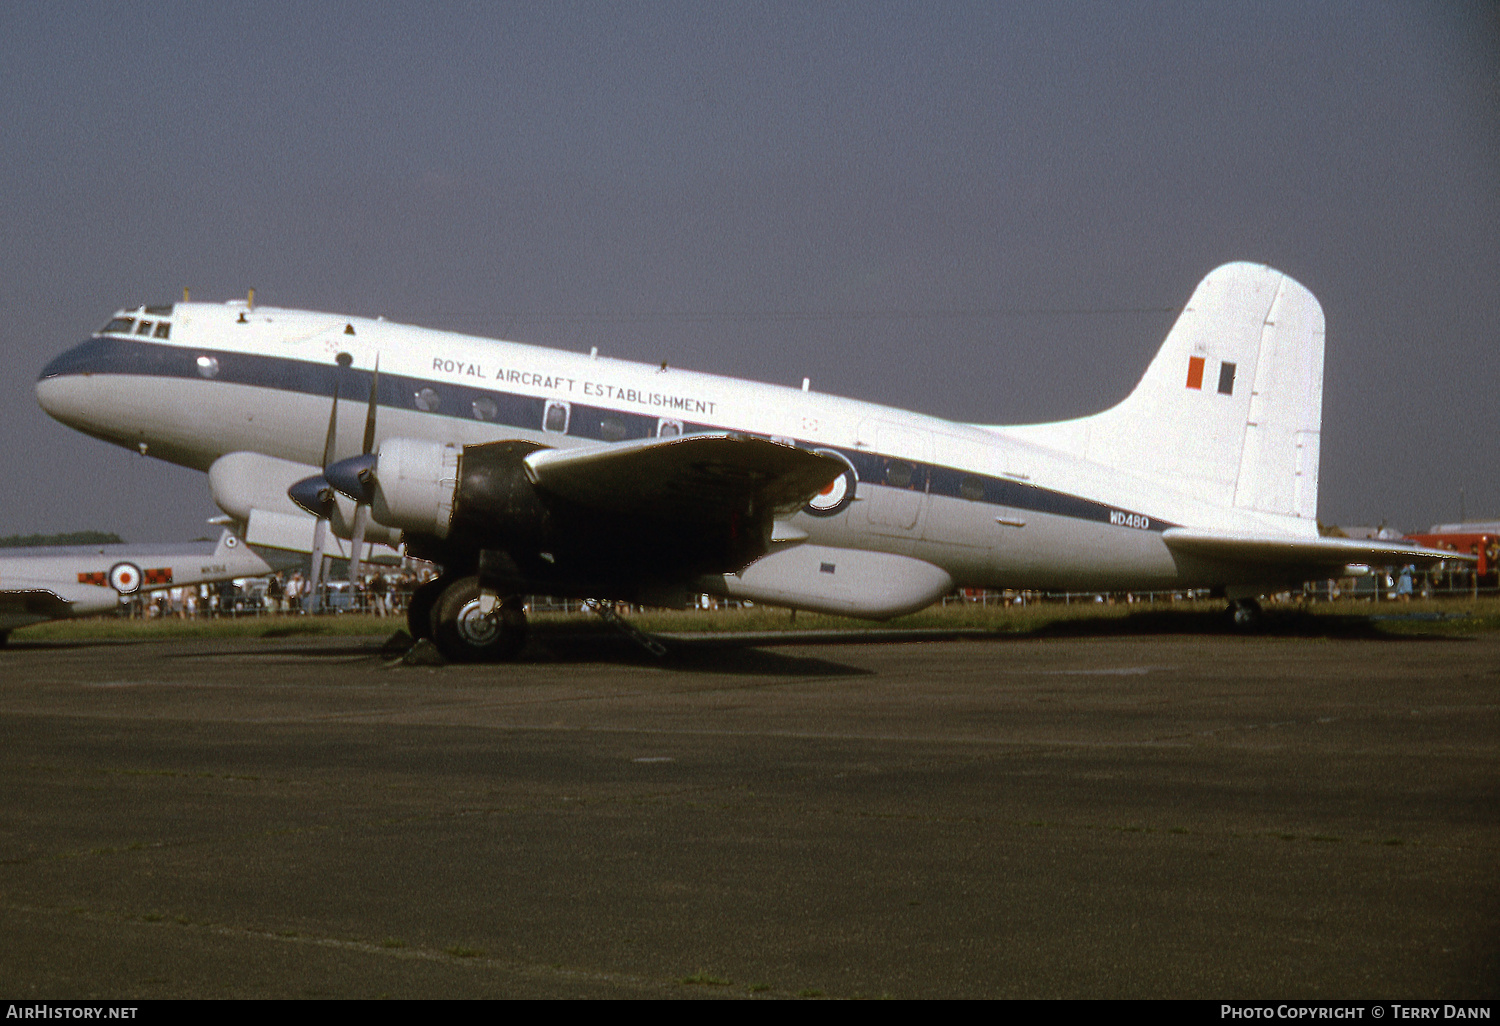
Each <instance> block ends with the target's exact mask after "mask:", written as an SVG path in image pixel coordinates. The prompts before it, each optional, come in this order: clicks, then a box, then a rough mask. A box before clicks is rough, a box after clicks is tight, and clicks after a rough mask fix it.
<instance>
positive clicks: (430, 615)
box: [406, 575, 526, 663]
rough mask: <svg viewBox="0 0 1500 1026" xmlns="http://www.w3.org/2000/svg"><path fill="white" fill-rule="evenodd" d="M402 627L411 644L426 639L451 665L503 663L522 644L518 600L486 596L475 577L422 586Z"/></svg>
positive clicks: (523, 614) (522, 616)
mask: <svg viewBox="0 0 1500 1026" xmlns="http://www.w3.org/2000/svg"><path fill="white" fill-rule="evenodd" d="M406 621H407V626H408V627H409V629H410V632H411V636H412V637H413V638H417V639H421V638H428V639H430V640H431V641H432V643H433V644H434V645H436V646H437V650H438V651H439V652H441V653H442V655H443V658H445V659H447V660H448V661H449V662H454V663H481V662H503V661H505V660H509V659H514V658H515V657H516V656H517V655H519V654H520V652H521V649H522V648H523V647H524V646H525V644H526V612H525V610H524V608H523V607H522V600H521V597H520V596H518V595H512V596H506V597H503V598H500V597H496V596H495V595H494V593H491V594H490V595H489V596H486V595H484V594H483V593H482V591H481V589H480V587H479V578H478V577H476V576H473V575H470V576H467V577H457V578H450V577H439V578H438V579H437V580H435V581H429V582H427V583H426V584H424V585H422V586H421V587H420V588H418V589H417V590H416V592H415V593H414V594H413V595H412V597H411V603H410V605H408V606H407V611H406Z"/></svg>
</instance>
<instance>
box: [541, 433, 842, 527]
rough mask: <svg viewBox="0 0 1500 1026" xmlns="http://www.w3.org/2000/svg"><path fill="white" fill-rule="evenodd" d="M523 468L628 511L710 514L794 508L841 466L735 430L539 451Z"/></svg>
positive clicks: (550, 486) (598, 505) (576, 494)
mask: <svg viewBox="0 0 1500 1026" xmlns="http://www.w3.org/2000/svg"><path fill="white" fill-rule="evenodd" d="M525 463H526V473H527V476H528V477H529V478H530V479H531V483H532V484H533V485H535V486H536V488H537V489H538V490H540V491H544V492H550V493H552V494H553V495H557V496H560V497H562V498H564V499H567V500H569V501H571V502H576V503H579V504H580V505H584V506H590V507H593V508H595V509H599V510H605V511H609V512H614V513H620V514H625V515H628V516H650V517H656V518H660V519H663V520H681V519H715V518H718V517H720V516H723V515H726V514H731V513H736V512H743V511H745V510H746V509H747V508H749V507H751V506H753V507H754V508H755V509H757V510H767V509H771V510H777V511H787V512H790V511H792V510H795V509H798V508H800V507H801V506H803V505H805V504H806V503H807V502H808V500H809V499H811V498H812V497H813V496H814V495H816V494H817V493H818V492H820V491H821V490H822V489H823V488H825V487H826V486H827V485H828V483H829V482H830V481H833V480H834V479H835V478H837V477H838V476H839V475H840V474H842V473H844V472H845V470H846V469H847V468H846V467H845V466H844V464H843V463H842V462H841V461H839V460H836V459H834V458H832V457H829V456H824V455H821V454H819V453H816V452H811V451H809V450H807V449H799V448H797V447H795V446H791V445H785V444H782V443H780V442H772V441H768V440H766V439H763V438H751V437H749V436H746V435H735V434H705V435H683V436H681V437H677V438H651V439H646V440H644V441H640V442H622V443H613V444H608V445H590V446H583V447H580V448H575V449H539V450H538V451H536V452H534V453H532V454H531V455H529V456H527V457H526V460H525Z"/></svg>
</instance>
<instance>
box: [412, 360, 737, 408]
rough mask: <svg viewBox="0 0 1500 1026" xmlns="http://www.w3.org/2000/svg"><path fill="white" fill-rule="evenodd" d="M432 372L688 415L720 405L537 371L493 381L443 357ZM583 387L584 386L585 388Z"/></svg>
mask: <svg viewBox="0 0 1500 1026" xmlns="http://www.w3.org/2000/svg"><path fill="white" fill-rule="evenodd" d="M432 369H433V370H434V371H436V372H437V373H439V374H456V375H458V376H460V377H465V378H481V379H483V380H485V381H491V380H493V381H499V382H501V383H503V384H507V385H522V386H525V387H528V388H544V389H547V390H549V391H553V392H578V393H581V394H583V395H586V396H589V397H591V398H597V399H616V400H619V401H620V402H626V403H638V404H640V405H642V406H658V407H664V408H666V409H672V410H683V411H685V412H687V413H713V412H714V409H715V408H716V407H717V406H718V403H716V402H714V401H713V400H711V399H695V398H693V397H691V396H684V395H668V394H666V393H664V392H642V391H641V390H640V389H638V388H621V387H619V386H617V385H607V384H603V383H602V382H598V381H584V382H580V381H579V380H578V379H577V378H564V377H559V376H557V375H553V374H539V373H537V372H536V371H522V370H514V369H511V368H507V367H502V368H500V369H499V370H497V371H495V373H494V375H493V377H492V376H491V375H489V374H487V373H485V369H484V367H482V366H481V365H479V364H477V363H465V362H463V361H462V360H444V359H443V358H441V357H434V358H433V361H432ZM580 385H582V387H581V388H580V387H579V386H580Z"/></svg>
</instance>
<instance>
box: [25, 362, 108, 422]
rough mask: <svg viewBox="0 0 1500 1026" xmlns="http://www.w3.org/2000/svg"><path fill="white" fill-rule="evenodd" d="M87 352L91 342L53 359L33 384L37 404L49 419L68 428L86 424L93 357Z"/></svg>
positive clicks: (90, 393)
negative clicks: (34, 384) (51, 418)
mask: <svg viewBox="0 0 1500 1026" xmlns="http://www.w3.org/2000/svg"><path fill="white" fill-rule="evenodd" d="M90 348H92V347H90V342H84V344H83V345H77V347H74V348H72V350H68V351H66V353H63V354H60V356H57V357H54V359H52V362H51V363H48V365H46V366H45V368H42V377H40V378H37V381H36V402H37V404H40V407H42V410H45V411H46V413H48V416H51V417H54V419H57V420H60V422H63V423H65V425H68V426H71V428H77V426H80V423H81V422H84V420H86V417H84V414H86V413H87V411H89V407H90V405H92V399H93V396H92V393H93V392H95V389H93V387H92V371H93V369H95V368H93V366H92V365H93V363H95V359H93V356H95V354H92V353H90V351H89V350H90Z"/></svg>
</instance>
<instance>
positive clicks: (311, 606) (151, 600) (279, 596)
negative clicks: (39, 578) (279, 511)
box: [130, 566, 434, 620]
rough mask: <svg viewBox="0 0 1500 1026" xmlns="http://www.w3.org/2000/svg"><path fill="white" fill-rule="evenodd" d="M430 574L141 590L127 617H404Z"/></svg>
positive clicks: (288, 578)
mask: <svg viewBox="0 0 1500 1026" xmlns="http://www.w3.org/2000/svg"><path fill="white" fill-rule="evenodd" d="M433 576H434V571H433V570H432V569H430V568H426V567H424V568H422V569H407V568H402V567H385V566H372V567H370V568H369V569H368V571H367V572H366V573H364V574H361V575H360V579H359V580H358V581H357V582H356V583H354V584H352V585H351V584H350V583H349V580H348V578H347V577H335V578H334V579H332V580H325V581H324V582H322V583H321V584H320V585H319V586H318V588H317V590H316V591H314V588H313V582H312V578H311V577H310V576H309V575H308V574H306V573H303V572H302V571H301V570H297V571H293V572H292V573H290V574H285V573H276V574H272V575H271V576H270V577H267V578H263V579H251V580H247V581H245V582H244V583H243V585H239V584H236V583H235V582H233V581H221V582H220V583H218V584H200V585H194V586H189V587H177V588H167V589H162V590H160V591H153V592H150V593H149V594H148V593H145V592H142V593H141V594H139V595H137V596H135V600H134V601H133V602H132V603H130V615H131V616H137V617H144V618H152V617H178V618H181V619H189V620H191V619H198V618H214V617H234V616H263V615H269V616H290V615H298V614H305V613H330V614H332V613H367V614H370V615H373V616H404V615H405V614H406V607H407V603H408V602H410V601H411V594H412V592H414V591H415V590H416V589H417V588H418V587H419V586H420V585H422V584H423V583H425V582H427V581H429V580H431V579H432V577H433Z"/></svg>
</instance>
